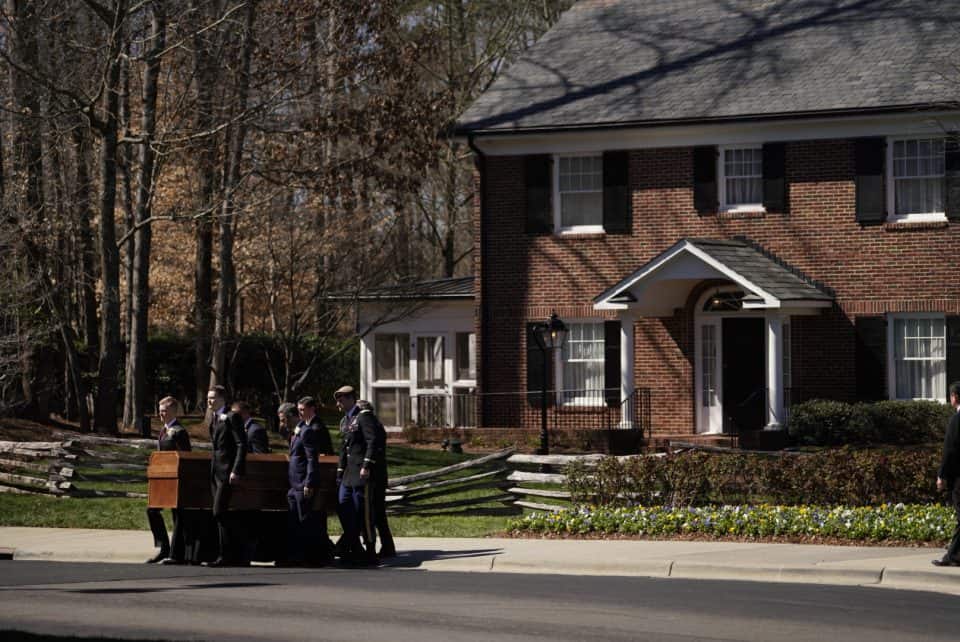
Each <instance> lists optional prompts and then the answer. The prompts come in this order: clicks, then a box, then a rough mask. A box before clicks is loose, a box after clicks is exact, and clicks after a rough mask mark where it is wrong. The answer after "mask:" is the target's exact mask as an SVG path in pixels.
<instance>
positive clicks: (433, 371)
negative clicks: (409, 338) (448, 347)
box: [417, 337, 444, 388]
mask: <svg viewBox="0 0 960 642" xmlns="http://www.w3.org/2000/svg"><path fill="white" fill-rule="evenodd" d="M443 382H444V378H443V337H418V338H417V386H418V387H420V388H442V387H443Z"/></svg>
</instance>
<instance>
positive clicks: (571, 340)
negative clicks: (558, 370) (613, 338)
mask: <svg viewBox="0 0 960 642" xmlns="http://www.w3.org/2000/svg"><path fill="white" fill-rule="evenodd" d="M568 328H569V334H568V335H567V342H566V343H565V344H564V346H563V389H564V391H565V392H564V395H563V396H564V399H565V401H566V402H568V403H587V402H592V403H598V404H599V403H602V402H603V399H604V396H603V393H602V392H601V391H602V390H603V375H604V372H603V361H604V357H603V349H604V346H603V323H571V324H569V325H568Z"/></svg>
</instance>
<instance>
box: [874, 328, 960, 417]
mask: <svg viewBox="0 0 960 642" xmlns="http://www.w3.org/2000/svg"><path fill="white" fill-rule="evenodd" d="M897 319H943V322H944V333H945V334H946V332H947V328H946V322H947V321H946V319H947V315H945V314H943V313H941V312H888V313H887V398H888V399H891V400H894V401H896V400H897V399H898V398H897V363H896V361H895V359H896V348H895V346H894V341H895V335H894V329H893V324H894V321H895V320H897ZM945 340H946V339H945ZM944 360H946V356H944ZM947 383H948V384H949V383H950V382H949V381H948V382H947ZM901 401H910V400H909V399H903V400H901ZM913 401H939V402H940V403H948V399H947V391H946V390H944V391H943V396H942V397H937V398H936V399H921V398H915V399H913Z"/></svg>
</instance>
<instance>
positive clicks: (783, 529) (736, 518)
mask: <svg viewBox="0 0 960 642" xmlns="http://www.w3.org/2000/svg"><path fill="white" fill-rule="evenodd" d="M955 524H956V520H955V518H954V515H953V511H952V510H951V509H949V508H947V507H946V506H933V505H920V506H918V505H904V504H896V505H890V504H882V505H879V506H867V507H860V508H851V507H847V506H837V507H832V508H831V507H825V506H770V505H759V506H730V505H726V506H716V507H704V508H664V507H662V506H652V507H651V506H646V507H645V506H636V507H631V508H616V507H611V506H599V507H597V506H580V507H577V508H571V509H566V510H563V511H559V512H556V513H531V514H528V515H525V516H524V517H522V518H519V519H515V520H513V521H511V522H510V525H509V528H510V530H511V531H513V532H519V533H531V532H532V533H552V534H575V535H587V534H602V535H614V534H618V535H637V536H647V537H664V536H671V535H689V534H700V535H709V536H714V537H738V538H742V537H749V538H768V537H788V538H797V539H807V538H810V537H833V538H839V539H849V540H858V541H884V540H888V541H898V542H917V543H919V542H935V543H942V542H946V541H947V540H948V539H949V538H950V536H951V534H952V533H953V527H954V525H955Z"/></svg>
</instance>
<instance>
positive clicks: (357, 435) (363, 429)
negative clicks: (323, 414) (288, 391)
mask: <svg viewBox="0 0 960 642" xmlns="http://www.w3.org/2000/svg"><path fill="white" fill-rule="evenodd" d="M334 398H335V399H336V401H337V407H338V408H339V409H340V411H341V412H343V413H344V417H343V420H342V421H341V422H340V432H341V434H342V436H343V447H342V448H341V450H340V464H339V466H338V467H337V477H338V485H339V489H338V500H339V504H338V506H339V511H338V512H339V516H340V524H341V526H342V527H343V538H342V541H341V543H340V550H341V552H342V557H344V558H345V559H347V560H348V561H352V562H361V563H369V564H373V563H376V559H377V557H376V549H375V545H376V535H375V533H374V529H375V520H374V511H373V505H372V500H373V492H372V489H373V486H374V485H375V484H376V480H377V479H378V478H379V479H385V478H386V460H385V457H386V450H385V446H386V433H385V432H384V430H383V426H382V425H381V424H380V422H379V421H377V420H376V417H375V416H374V415H373V412H371V411H370V410H362V409H361V408H360V407H359V406H357V393H356V391H355V390H354V389H353V388H352V387H350V386H343V387H342V388H339V389H338V390H337V391H336V392H335V393H334ZM361 538H362V539H363V545H362V546H361V543H360V540H361Z"/></svg>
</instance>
